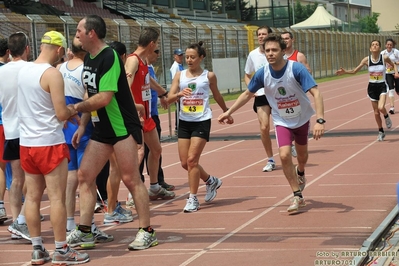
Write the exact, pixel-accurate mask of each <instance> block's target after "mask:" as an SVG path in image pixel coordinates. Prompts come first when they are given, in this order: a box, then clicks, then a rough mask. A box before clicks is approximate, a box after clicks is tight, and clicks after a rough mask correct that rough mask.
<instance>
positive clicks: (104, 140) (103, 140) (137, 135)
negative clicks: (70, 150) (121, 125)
mask: <svg viewBox="0 0 399 266" xmlns="http://www.w3.org/2000/svg"><path fill="white" fill-rule="evenodd" d="M95 132H96V131H94V132H93V134H91V137H90V139H91V140H94V141H97V142H100V143H104V144H110V145H112V146H114V145H115V144H116V143H117V142H118V141H121V140H124V139H127V138H128V137H129V136H130V135H131V136H132V137H133V139H134V140H135V141H136V142H137V144H143V134H142V131H141V128H139V127H137V130H135V132H133V133H131V134H128V135H125V136H122V137H115V138H103V137H101V136H99V135H97V134H96V133H95Z"/></svg>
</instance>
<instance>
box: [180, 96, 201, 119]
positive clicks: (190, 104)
mask: <svg viewBox="0 0 399 266" xmlns="http://www.w3.org/2000/svg"><path fill="white" fill-rule="evenodd" d="M182 104H183V107H182V111H183V113H185V114H188V115H200V114H202V113H203V112H204V100H203V99H183V101H182Z"/></svg>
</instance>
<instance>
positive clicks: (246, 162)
mask: <svg viewBox="0 0 399 266" xmlns="http://www.w3.org/2000/svg"><path fill="white" fill-rule="evenodd" d="M366 86H367V76H366V75H358V76H352V77H348V78H345V79H341V80H336V81H331V82H326V83H321V84H320V86H319V88H320V90H321V91H322V93H323V96H324V104H325V119H326V120H327V123H326V130H327V132H326V135H325V136H324V138H322V139H321V140H319V141H314V140H310V141H309V161H308V165H307V168H306V175H307V180H308V183H307V187H306V189H305V191H304V197H305V198H306V201H307V206H306V207H305V208H303V209H301V210H302V211H301V212H300V213H298V214H295V215H288V214H287V212H286V208H287V207H288V204H289V202H290V201H289V199H290V198H291V197H292V192H291V190H290V188H289V186H288V183H287V181H286V179H285V177H284V175H283V172H282V170H281V166H280V162H279V159H278V154H277V148H276V143H275V140H273V148H274V152H275V158H276V160H277V164H278V167H277V169H276V170H275V171H273V172H270V173H263V172H262V168H263V166H264V165H265V164H266V158H265V152H264V150H263V147H262V145H261V142H260V140H259V139H255V140H239V139H237V138H232V139H231V140H228V138H226V139H227V140H226V141H210V142H209V143H208V144H207V145H206V147H205V150H204V152H203V154H202V157H201V162H200V163H201V165H202V166H203V167H204V168H205V170H206V171H208V172H209V173H210V174H212V175H215V176H217V177H219V178H221V179H222V180H223V185H222V187H221V188H220V189H219V190H218V195H217V197H216V199H215V200H214V201H213V202H211V203H208V204H206V203H204V200H203V197H204V194H205V187H204V186H203V185H202V187H201V188H200V190H199V199H200V203H201V207H202V209H201V210H200V211H198V212H196V213H188V214H187V213H183V212H182V210H183V207H184V205H185V199H186V197H187V195H188V184H187V173H186V172H185V171H184V170H183V169H182V168H181V166H180V162H179V158H178V154H177V145H176V143H164V144H163V168H164V172H165V179H166V181H167V182H168V183H171V184H174V185H176V191H175V192H176V195H177V196H176V198H175V199H173V200H169V201H157V202H152V204H151V206H150V207H151V215H152V218H151V223H152V225H153V227H154V228H155V229H156V230H157V236H158V239H159V242H160V243H159V245H158V246H156V247H153V248H150V249H148V250H145V251H136V252H131V251H128V250H127V245H128V243H130V242H131V241H133V238H134V236H135V234H136V231H137V227H138V222H137V219H135V221H133V223H128V224H124V225H117V226H101V229H102V230H105V231H106V232H107V233H109V234H113V235H114V237H115V240H114V241H113V242H111V243H107V244H98V245H97V247H96V249H93V250H89V251H87V252H88V253H89V254H90V257H91V262H89V263H88V264H87V265H111V264H113V265H165V266H167V265H193V266H195V265H198V266H202V265H229V266H233V265H240V266H241V265H273V266H275V265H301V266H303V265H305V266H307V265H315V264H316V263H317V262H318V261H317V260H320V259H325V260H333V259H334V258H333V257H332V252H335V253H339V254H340V253H341V252H343V251H357V250H359V248H360V247H361V244H362V243H363V241H364V240H365V239H366V238H367V237H368V236H369V235H370V234H372V232H373V231H374V230H375V229H376V227H377V226H378V225H379V224H380V223H381V222H382V220H383V219H384V218H385V217H386V216H387V215H388V214H389V212H390V211H391V210H392V208H393V207H394V206H395V205H396V192H395V190H396V183H397V181H398V175H399V171H398V170H397V169H398V168H397V166H396V163H397V159H396V158H397V150H399V141H398V134H395V133H397V128H398V126H399V114H396V115H392V116H391V118H392V120H393V128H392V129H390V130H386V138H385V141H384V142H377V141H376V139H377V134H378V132H377V127H376V123H375V121H374V116H373V113H372V109H371V104H370V101H369V99H368V98H367V94H366ZM310 97H311V96H310ZM311 100H312V102H313V99H311ZM228 105H231V104H228ZM398 108H399V107H398ZM220 113H221V110H220V108H219V107H217V106H215V107H214V119H213V121H212V122H213V124H212V134H211V136H213V137H216V136H230V135H231V136H234V135H237V136H240V135H257V134H258V133H259V132H258V122H257V119H256V116H255V114H254V113H253V111H252V103H248V104H247V105H246V106H245V107H243V108H242V109H240V110H239V111H237V112H236V113H235V114H234V115H233V117H234V119H235V124H234V125H231V126H227V125H219V124H218V123H217V121H216V118H217V116H218V115H219V114H220ZM314 120H315V119H314V118H313V119H312V123H314ZM161 121H163V125H162V126H163V128H164V130H165V132H164V134H167V133H166V130H167V128H168V123H167V116H166V115H165V116H162V117H161ZM147 185H148V182H147ZM126 195H127V190H126V188H125V187H124V186H123V185H122V186H121V191H120V195H119V199H120V200H121V201H124V200H125V198H126ZM6 206H7V213H8V214H9V215H10V209H9V205H8V202H7V204H6ZM78 206H79V205H77V207H78ZM41 212H42V213H43V214H44V215H45V221H44V222H42V231H43V236H44V240H45V246H46V248H47V249H48V250H52V249H54V242H53V241H54V239H53V237H52V230H51V225H50V221H49V220H50V219H49V215H48V214H49V202H48V200H47V197H44V198H43V202H42V211H41ZM76 215H77V220H78V212H77V213H76ZM95 218H96V221H97V222H98V224H99V225H100V224H102V220H103V218H104V217H103V214H96V215H95ZM10 222H11V221H10V220H8V221H6V223H5V224H4V225H3V226H0V265H29V264H30V256H31V249H32V247H31V245H30V244H29V243H27V242H25V241H23V240H18V241H12V240H11V239H10V234H9V233H8V232H7V226H8V225H9V224H10ZM323 253H324V254H323ZM326 253H328V254H326ZM322 255H324V257H323V256H322ZM352 258H353V256H349V257H340V258H339V259H340V260H341V265H354V264H353V262H352V261H351V259H352ZM343 260H346V261H343ZM342 262H343V263H346V264H342ZM319 265H320V264H319Z"/></svg>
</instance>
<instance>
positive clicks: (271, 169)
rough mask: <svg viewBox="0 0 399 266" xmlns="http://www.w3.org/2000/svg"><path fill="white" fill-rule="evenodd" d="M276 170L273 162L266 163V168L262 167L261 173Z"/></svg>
mask: <svg viewBox="0 0 399 266" xmlns="http://www.w3.org/2000/svg"><path fill="white" fill-rule="evenodd" d="M274 169H276V163H275V162H274V161H268V162H267V164H266V166H265V167H263V172H271V171H273V170H274Z"/></svg>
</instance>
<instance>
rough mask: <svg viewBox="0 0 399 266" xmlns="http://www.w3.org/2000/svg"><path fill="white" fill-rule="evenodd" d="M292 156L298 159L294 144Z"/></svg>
mask: <svg viewBox="0 0 399 266" xmlns="http://www.w3.org/2000/svg"><path fill="white" fill-rule="evenodd" d="M291 154H292V157H294V158H296V156H297V153H296V148H295V145H294V144H291Z"/></svg>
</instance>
